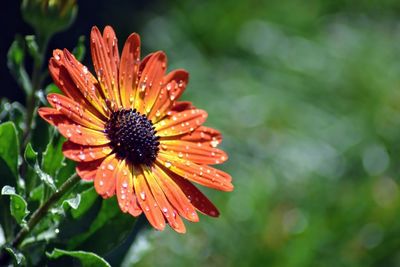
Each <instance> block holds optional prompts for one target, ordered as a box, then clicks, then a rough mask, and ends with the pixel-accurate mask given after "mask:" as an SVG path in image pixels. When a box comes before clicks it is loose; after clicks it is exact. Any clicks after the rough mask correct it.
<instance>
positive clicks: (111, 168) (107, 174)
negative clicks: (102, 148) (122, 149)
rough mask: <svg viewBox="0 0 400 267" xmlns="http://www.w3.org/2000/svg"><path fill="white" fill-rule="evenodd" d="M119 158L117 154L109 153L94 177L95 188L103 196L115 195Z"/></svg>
mask: <svg viewBox="0 0 400 267" xmlns="http://www.w3.org/2000/svg"><path fill="white" fill-rule="evenodd" d="M118 164H119V160H118V159H117V158H116V157H115V154H111V155H109V156H108V157H107V158H106V159H105V160H103V162H102V163H101V165H100V168H99V169H98V170H97V173H96V177H95V178H94V188H95V189H96V192H97V193H98V194H99V195H101V196H102V197H103V198H109V197H112V196H113V195H115V183H116V174H117V172H118V170H117V167H118Z"/></svg>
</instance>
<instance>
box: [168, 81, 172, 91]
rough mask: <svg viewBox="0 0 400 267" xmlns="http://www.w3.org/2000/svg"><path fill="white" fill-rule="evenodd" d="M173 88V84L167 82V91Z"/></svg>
mask: <svg viewBox="0 0 400 267" xmlns="http://www.w3.org/2000/svg"><path fill="white" fill-rule="evenodd" d="M170 90H171V84H170V83H169V84H167V91H170Z"/></svg>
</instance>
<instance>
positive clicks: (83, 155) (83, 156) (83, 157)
mask: <svg viewBox="0 0 400 267" xmlns="http://www.w3.org/2000/svg"><path fill="white" fill-rule="evenodd" d="M78 158H79V159H80V160H85V159H86V156H85V154H83V152H81V153H80V154H79V155H78Z"/></svg>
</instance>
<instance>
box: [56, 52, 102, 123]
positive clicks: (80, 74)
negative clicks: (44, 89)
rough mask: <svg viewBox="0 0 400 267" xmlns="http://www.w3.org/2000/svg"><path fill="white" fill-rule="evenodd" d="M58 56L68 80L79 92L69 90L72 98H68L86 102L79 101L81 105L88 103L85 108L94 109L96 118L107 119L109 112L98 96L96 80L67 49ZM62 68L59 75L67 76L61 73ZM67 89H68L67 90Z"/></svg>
mask: <svg viewBox="0 0 400 267" xmlns="http://www.w3.org/2000/svg"><path fill="white" fill-rule="evenodd" d="M58 56H59V57H60V58H61V60H60V61H62V63H63V67H64V68H65V69H66V71H67V72H68V75H69V77H70V79H71V80H72V82H73V83H74V84H75V86H74V87H76V88H77V89H78V90H79V94H78V93H77V92H74V91H76V90H70V91H72V92H73V96H72V97H70V98H72V99H74V100H75V101H78V102H79V101H80V100H87V102H84V101H81V104H85V103H90V104H88V105H87V106H93V107H94V108H95V109H96V110H95V112H94V111H93V110H91V112H92V113H94V114H95V115H97V116H98V114H99V113H100V114H102V116H104V117H108V114H109V110H108V108H107V105H106V103H105V101H104V99H103V97H102V96H101V95H100V88H99V87H100V86H99V84H98V82H97V80H96V79H95V78H94V77H93V75H92V74H91V73H90V72H89V71H88V68H87V67H86V66H84V65H82V64H81V63H80V62H79V61H78V60H76V58H75V57H74V55H72V54H71V53H70V52H69V51H68V50H67V49H64V51H63V54H59V55H58ZM56 62H57V61H56ZM64 68H61V69H60V74H62V75H63V76H67V74H65V73H64V72H63V70H64ZM67 79H68V77H65V80H67ZM67 82H68V80H67ZM69 86H71V85H69ZM68 89H69V88H67V90H68Z"/></svg>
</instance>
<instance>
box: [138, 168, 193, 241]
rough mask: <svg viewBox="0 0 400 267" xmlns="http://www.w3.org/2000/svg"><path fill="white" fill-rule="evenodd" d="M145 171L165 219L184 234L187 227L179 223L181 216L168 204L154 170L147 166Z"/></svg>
mask: <svg viewBox="0 0 400 267" xmlns="http://www.w3.org/2000/svg"><path fill="white" fill-rule="evenodd" d="M143 169H144V170H143V173H144V176H145V178H146V180H147V183H148V185H149V188H150V190H151V192H152V194H153V196H154V199H155V200H156V202H157V205H158V208H159V209H160V210H161V211H162V213H163V214H164V217H165V219H166V220H167V221H168V224H169V225H170V226H171V227H172V228H173V229H174V230H175V231H177V232H178V233H184V232H185V231H186V229H185V225H184V224H183V222H182V220H181V222H182V223H179V221H178V220H176V219H177V218H179V215H178V213H177V212H176V211H175V209H174V208H173V207H172V206H171V204H170V203H169V202H168V200H167V198H166V197H165V194H164V192H163V190H162V189H161V187H160V186H159V184H158V183H157V179H156V178H155V177H154V174H153V173H152V170H151V169H149V168H148V167H147V166H145V167H144V168H143Z"/></svg>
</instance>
